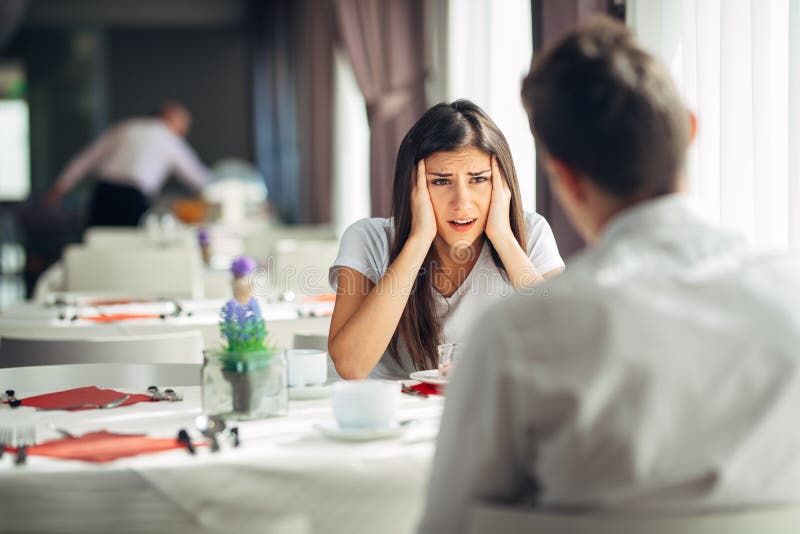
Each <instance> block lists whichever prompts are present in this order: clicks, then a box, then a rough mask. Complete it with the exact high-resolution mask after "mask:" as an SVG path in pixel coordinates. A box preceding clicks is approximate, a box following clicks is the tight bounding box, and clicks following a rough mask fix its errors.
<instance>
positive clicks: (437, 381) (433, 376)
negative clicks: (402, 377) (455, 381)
mask: <svg viewBox="0 0 800 534" xmlns="http://www.w3.org/2000/svg"><path fill="white" fill-rule="evenodd" d="M408 377H409V378H411V379H412V380H419V381H420V382H425V383H426V384H433V385H434V386H446V385H447V378H443V377H442V376H440V375H439V370H438V369H428V370H426V371H416V372H414V373H411V374H410V375H408Z"/></svg>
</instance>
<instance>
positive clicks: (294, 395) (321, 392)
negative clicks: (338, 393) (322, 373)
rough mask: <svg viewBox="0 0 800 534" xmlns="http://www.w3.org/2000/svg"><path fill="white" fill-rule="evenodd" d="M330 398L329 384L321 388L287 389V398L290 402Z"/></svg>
mask: <svg viewBox="0 0 800 534" xmlns="http://www.w3.org/2000/svg"><path fill="white" fill-rule="evenodd" d="M330 396H331V386H330V384H323V385H321V386H304V387H298V388H292V387H290V388H289V398H290V399H291V400H313V399H324V398H326V397H330Z"/></svg>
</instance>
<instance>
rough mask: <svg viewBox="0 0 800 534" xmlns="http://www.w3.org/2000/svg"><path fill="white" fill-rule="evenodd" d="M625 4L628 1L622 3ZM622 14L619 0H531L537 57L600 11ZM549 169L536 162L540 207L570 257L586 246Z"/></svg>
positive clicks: (537, 200)
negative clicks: (557, 193) (554, 188)
mask: <svg viewBox="0 0 800 534" xmlns="http://www.w3.org/2000/svg"><path fill="white" fill-rule="evenodd" d="M621 5H622V7H623V8H624V2H623V3H622V4H621ZM611 12H613V13H614V14H615V15H619V14H620V13H623V16H624V11H620V2H619V0H531V15H532V18H533V57H534V58H536V54H537V52H539V51H540V50H542V48H543V47H546V46H548V45H549V44H552V43H553V42H555V41H556V40H557V39H558V38H559V37H560V36H561V35H562V34H563V33H564V32H565V31H567V30H569V29H571V28H573V27H574V26H576V25H577V24H579V23H581V22H583V21H584V20H586V19H588V18H589V17H591V16H592V15H595V14H598V13H611ZM546 172H547V171H546V170H545V169H544V166H543V165H542V164H541V161H539V160H538V159H537V162H536V176H537V177H538V179H537V180H536V211H537V212H539V213H540V214H541V215H542V216H544V217H545V219H547V221H548V222H549V223H550V226H551V227H552V228H553V233H554V234H555V237H556V242H557V243H558V250H559V251H560V252H561V255H562V256H563V257H568V256H571V255H572V254H574V253H575V252H577V251H579V250H580V249H582V248H583V247H584V246H585V243H584V241H583V239H581V237H580V236H579V235H578V233H577V232H576V231H575V229H574V228H573V227H572V224H571V223H570V222H569V219H568V218H567V215H566V213H564V210H563V209H561V206H560V205H559V203H558V200H557V199H556V198H555V196H554V195H553V192H552V190H551V189H550V183H549V181H548V180H547V179H546Z"/></svg>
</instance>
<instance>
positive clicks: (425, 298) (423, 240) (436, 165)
mask: <svg viewBox="0 0 800 534" xmlns="http://www.w3.org/2000/svg"><path fill="white" fill-rule="evenodd" d="M563 267H564V262H563V261H562V259H561V257H560V256H559V254H558V249H557V247H556V243H555V239H554V238H553V233H552V231H551V230H550V227H549V225H548V224H547V222H546V221H545V220H544V218H543V217H541V216H540V215H537V214H535V213H525V214H523V212H522V204H521V201H520V193H519V184H518V183H517V175H516V172H515V170H514V163H513V161H512V159H511V151H510V150H509V147H508V143H507V142H506V139H505V137H504V136H503V134H502V133H501V132H500V130H499V129H498V128H497V126H496V125H495V124H494V122H492V120H491V119H490V118H489V117H488V116H487V115H486V114H485V113H484V112H483V110H481V109H480V108H479V107H478V106H476V105H475V104H473V103H471V102H469V101H466V100H458V101H456V102H453V103H452V104H438V105H436V106H434V107H432V108H431V109H429V110H428V111H427V112H426V113H425V114H424V115H423V116H422V117H421V118H420V119H419V121H417V123H416V124H415V125H414V126H413V127H412V128H411V130H410V131H409V132H408V133H407V134H406V136H405V138H404V139H403V142H402V143H401V145H400V150H399V152H398V154H397V162H396V165H395V175H394V192H393V201H392V218H391V219H363V220H361V221H358V222H356V223H354V224H353V225H352V226H351V227H350V228H348V230H347V231H346V232H345V234H344V236H343V237H342V242H341V245H340V248H339V256H338V257H337V259H336V262H335V263H334V265H333V267H332V268H331V272H330V278H331V284H332V285H333V286H334V287H335V288H336V290H337V296H336V305H335V307H334V310H333V317H332V319H331V328H330V334H329V337H328V350H329V352H330V355H331V358H332V359H333V361H334V363H335V364H336V370H337V371H338V372H339V374H340V375H341V376H342V377H343V378H346V379H355V378H364V377H366V376H368V375H369V376H372V377H375V378H390V379H403V378H408V375H409V373H411V372H413V371H415V370H422V369H432V368H436V366H437V363H438V362H437V359H438V355H437V346H438V345H439V344H440V343H445V342H459V341H463V340H464V339H465V337H466V334H467V328H468V327H469V324H470V323H471V322H472V320H473V319H474V318H475V317H476V316H477V315H478V314H479V313H480V312H481V311H482V310H485V309H486V308H487V307H488V306H489V305H491V304H492V302H494V301H496V300H497V299H500V298H503V297H505V296H508V295H510V294H512V293H513V292H514V290H517V291H519V290H521V289H526V288H530V287H532V286H533V285H535V284H537V283H539V282H541V281H542V280H544V279H546V278H549V277H551V276H553V275H555V274H558V273H559V272H561V270H562V269H563Z"/></svg>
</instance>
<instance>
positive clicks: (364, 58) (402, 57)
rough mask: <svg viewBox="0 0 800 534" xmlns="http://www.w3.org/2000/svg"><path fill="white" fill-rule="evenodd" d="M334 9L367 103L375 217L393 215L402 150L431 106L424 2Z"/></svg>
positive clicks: (349, 0) (343, 2) (397, 0)
mask: <svg viewBox="0 0 800 534" xmlns="http://www.w3.org/2000/svg"><path fill="white" fill-rule="evenodd" d="M334 8H335V11H336V20H337V22H338V28H339V35H340V38H341V41H342V44H343V46H344V49H345V50H346V52H347V54H348V55H349V57H350V60H351V62H352V63H353V70H354V72H355V77H356V81H357V83H358V86H359V88H360V89H361V92H362V93H363V94H364V98H365V100H366V102H367V118H368V120H369V127H370V185H371V191H370V197H371V200H372V215H373V216H375V217H388V216H389V214H390V212H391V191H392V179H393V175H394V160H395V157H396V156H397V149H398V148H399V146H400V142H401V141H402V139H403V136H404V135H405V133H406V132H407V131H408V129H409V128H411V126H412V125H413V124H414V122H416V121H417V119H418V118H419V117H420V116H421V115H422V113H424V111H425V108H426V105H425V56H424V41H425V35H424V28H423V23H424V20H423V13H424V4H423V0H390V1H387V0H334Z"/></svg>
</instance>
